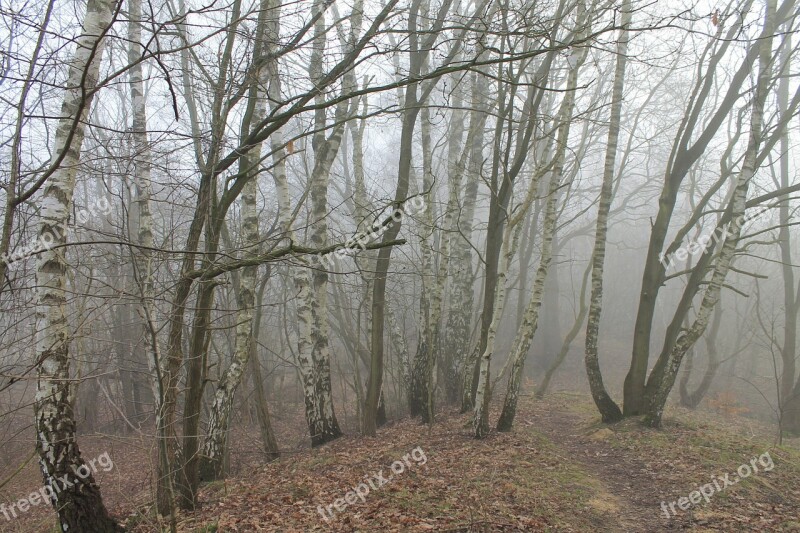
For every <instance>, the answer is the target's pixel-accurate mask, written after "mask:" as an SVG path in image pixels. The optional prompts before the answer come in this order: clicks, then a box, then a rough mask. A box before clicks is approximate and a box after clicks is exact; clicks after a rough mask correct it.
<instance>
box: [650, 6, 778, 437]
mask: <svg viewBox="0 0 800 533" xmlns="http://www.w3.org/2000/svg"><path fill="white" fill-rule="evenodd" d="M776 3H777V2H776V0H767V7H766V12H765V15H764V16H765V20H764V32H763V34H762V37H761V40H760V43H759V72H758V79H757V82H756V88H755V95H754V97H753V101H752V112H751V115H750V136H749V139H748V142H747V151H746V152H745V157H744V161H743V162H742V169H741V171H740V172H739V175H738V176H737V179H736V186H735V189H734V191H733V197H732V198H731V210H730V214H731V222H730V224H729V226H728V228H727V230H725V232H724V234H725V241H724V242H723V244H722V249H721V250H720V253H719V256H718V257H717V261H716V263H715V265H714V270H713V273H712V274H711V280H710V281H709V283H708V286H707V287H706V290H705V292H704V293H703V298H702V301H701V303H700V309H699V310H698V311H697V316H696V317H695V319H694V321H693V322H692V324H691V325H690V326H689V328H688V329H687V330H685V331H684V332H682V333H681V335H680V336H679V337H678V340H677V341H676V342H675V346H674V347H673V348H672V350H671V352H670V354H669V358H668V359H667V364H666V365H665V367H664V369H663V373H662V374H661V375H651V376H650V379H651V380H652V384H651V383H648V390H652V392H651V393H650V394H649V395H648V398H646V402H647V412H646V413H645V419H644V422H645V424H646V425H649V426H651V427H659V426H660V425H661V418H662V416H663V413H664V407H665V405H666V403H667V398H668V397H669V393H670V391H671V390H672V387H673V385H674V384H675V379H676V377H677V375H678V371H679V370H680V366H681V361H682V360H683V357H684V356H685V355H686V353H687V352H688V351H689V350H690V349H691V348H692V347H693V346H694V345H695V343H696V342H697V340H698V339H699V338H700V337H701V336H702V335H703V333H705V331H706V328H707V327H708V323H709V320H710V318H711V314H712V313H713V311H714V308H715V307H716V305H717V302H718V301H719V296H720V292H721V291H722V285H723V283H724V282H725V278H726V277H727V275H728V271H729V270H730V266H731V261H732V260H733V256H734V254H735V253H736V248H737V246H738V244H739V240H740V237H741V233H742V224H743V222H744V212H745V205H746V202H747V190H748V188H749V186H750V181H751V180H752V178H753V176H754V175H755V172H756V165H757V159H758V151H759V147H760V145H761V141H762V138H761V137H762V132H763V129H764V103H765V102H766V99H767V95H768V94H769V89H770V81H771V73H772V41H773V37H774V34H775V10H776Z"/></svg>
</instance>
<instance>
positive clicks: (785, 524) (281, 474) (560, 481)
mask: <svg viewBox="0 0 800 533" xmlns="http://www.w3.org/2000/svg"><path fill="white" fill-rule="evenodd" d="M492 414H493V416H496V415H497V414H498V410H497V409H496V408H495V409H493V410H492ZM668 414H669V415H670V416H671V418H668V419H667V420H666V424H665V428H664V429H662V430H658V431H655V430H650V429H644V428H642V427H640V426H639V425H638V424H637V422H636V421H635V420H629V421H625V422H623V423H621V424H617V425H615V426H612V427H610V428H606V427H604V426H602V425H600V424H599V423H598V420H599V418H598V416H597V414H596V411H595V410H594V406H593V405H592V403H591V400H590V399H589V398H588V397H586V396H583V395H570V394H553V395H551V396H550V397H548V398H547V399H545V400H543V401H533V400H532V399H531V398H529V397H524V398H523V399H522V401H521V404H520V409H519V412H518V416H517V420H516V425H515V428H514V431H513V432H511V433H496V432H493V433H492V434H491V435H490V436H489V437H488V438H487V439H484V440H481V441H476V440H474V439H472V438H471V436H470V434H469V417H468V416H467V415H460V414H458V413H457V412H455V411H453V410H445V411H444V412H442V413H441V414H439V415H438V416H437V420H436V424H435V425H434V426H433V427H432V428H429V427H427V426H421V425H420V424H419V423H418V422H416V421H413V420H408V419H405V420H401V421H399V422H396V423H394V424H391V425H390V426H388V427H385V428H383V429H381V430H380V431H379V433H378V437H377V438H374V439H373V438H362V437H357V436H347V437H344V438H342V439H339V440H338V441H336V442H333V443H331V444H329V445H327V446H324V447H323V448H321V449H316V450H310V449H307V447H306V445H305V439H304V436H303V435H302V433H301V432H300V431H299V430H298V427H297V424H296V422H297V421H293V422H292V423H291V424H290V423H289V422H290V421H289V420H280V419H279V420H278V424H277V425H278V427H279V430H280V431H279V435H280V437H281V442H282V444H283V446H284V449H286V453H285V454H284V457H283V458H282V459H280V460H279V461H278V462H276V463H272V464H263V463H262V462H261V460H260V457H259V454H258V442H257V437H256V435H255V434H254V433H252V431H244V430H238V431H237V433H236V435H234V436H232V439H233V441H234V442H235V443H236V445H235V451H234V453H233V458H232V464H233V465H234V466H233V472H232V474H233V475H232V476H231V478H229V479H228V480H227V481H225V482H216V483H212V484H209V485H206V486H205V487H203V489H202V492H201V494H200V507H199V509H198V510H197V511H196V512H195V513H191V514H182V515H181V516H180V517H179V530H180V531H182V532H207V533H211V532H215V531H219V532H222V531H225V532H228V531H281V532H301V531H333V532H350V531H387V532H391V531H397V532H400V531H453V532H455V531H459V532H460V531H464V532H467V531H474V532H479V531H507V532H510V531H564V532H572V531H575V532H580V531H590V532H605V531H609V532H612V531H613V532H616V531H635V532H651V531H676V530H692V531H704V532H708V531H725V532H728V531H798V532H800V453H798V445H797V442H796V441H795V442H793V443H788V444H787V445H784V446H783V447H774V446H773V445H772V444H773V443H772V438H771V436H770V435H769V428H768V427H762V426H761V425H759V424H758V423H756V422H753V421H752V420H750V419H744V418H741V419H740V418H729V419H725V420H724V421H723V420H721V419H720V418H719V417H717V416H713V415H710V414H701V413H692V412H688V411H679V412H671V413H668ZM675 420H678V421H680V422H675ZM300 426H302V424H301V425H300ZM81 442H82V445H83V449H84V456H85V457H87V458H91V457H94V456H96V455H97V454H100V453H102V452H103V451H109V453H110V454H111V456H112V457H113V458H114V463H115V468H114V470H113V471H111V472H109V473H103V474H102V475H101V476H100V481H101V483H102V490H103V494H104V496H105V498H106V500H107V501H108V504H109V507H110V508H111V509H112V510H113V511H114V513H115V514H117V515H118V516H120V517H121V518H123V519H125V520H127V524H128V526H129V528H130V529H132V530H134V531H137V532H152V531H158V529H159V525H158V522H157V521H156V520H155V519H154V518H153V516H152V511H151V508H150V507H149V505H148V504H147V502H148V500H151V498H152V496H151V492H150V490H151V489H150V487H151V483H152V479H151V478H150V477H149V476H151V472H152V471H153V470H152V461H151V459H150V458H151V457H152V451H153V450H152V442H151V439H149V438H148V437H147V436H146V435H145V436H141V437H140V438H138V440H137V439H135V438H131V437H128V438H125V439H118V438H113V437H92V438H82V439H81ZM417 446H419V447H421V448H422V450H423V451H424V454H425V457H426V458H427V462H425V464H424V465H423V464H420V463H417V462H416V461H415V460H414V459H413V458H409V464H410V466H405V471H404V472H402V473H400V474H397V475H395V477H394V478H393V479H392V480H391V481H390V482H389V483H387V484H386V485H384V486H382V487H380V488H376V489H374V490H373V489H371V490H370V493H369V494H368V495H366V496H365V501H364V502H363V503H362V502H361V501H360V500H358V501H357V502H356V503H355V504H352V505H348V506H347V508H346V509H344V510H343V511H342V512H336V513H335V516H334V517H333V518H331V519H330V520H329V521H326V520H325V519H323V518H322V516H321V515H320V513H319V512H318V506H320V505H321V506H322V507H323V508H324V507H325V506H328V505H330V504H333V502H334V501H335V500H336V499H337V498H343V497H345V495H346V493H347V492H348V491H349V490H350V489H352V488H353V487H355V486H356V485H357V484H359V483H360V482H362V481H364V477H365V476H370V477H371V476H374V475H375V474H377V473H378V472H379V471H380V470H381V469H383V473H384V476H385V477H388V473H389V470H390V465H391V464H392V463H393V462H394V461H397V460H402V458H403V456H404V455H405V454H407V453H409V452H411V451H412V449H414V448H416V447H417ZM765 451H769V452H770V454H771V457H772V458H773V460H774V465H775V467H774V469H773V470H772V471H770V472H766V473H765V472H760V473H758V474H755V475H752V476H751V477H750V478H748V479H747V480H745V481H743V482H742V483H739V484H737V485H736V486H734V487H729V488H727V489H725V490H723V491H721V492H719V493H717V494H714V495H713V496H712V497H711V500H710V502H709V503H705V502H701V503H699V504H697V505H695V506H693V507H692V508H691V509H689V510H687V511H681V510H678V512H677V515H676V516H675V517H673V518H666V517H665V516H664V514H663V511H662V508H661V502H662V501H666V502H672V501H676V500H678V498H680V497H682V496H689V494H690V493H691V492H692V491H694V490H695V489H697V488H698V487H699V486H700V485H702V484H704V483H708V482H709V481H710V480H711V477H712V476H718V477H721V476H723V475H724V474H726V473H734V472H735V471H736V469H737V468H738V466H739V465H741V464H743V463H748V462H749V460H750V458H752V457H754V456H758V455H760V454H762V453H764V452H765ZM24 459H25V458H24V457H23V458H22V460H24ZM20 462H21V461H20ZM33 463H34V462H33V461H32V462H31V464H29V465H28V466H27V467H26V468H25V469H24V470H23V475H21V476H19V477H18V478H15V480H14V481H13V482H12V483H11V484H10V485H7V486H6V487H4V488H3V490H2V491H0V503H2V502H8V501H10V500H12V499H13V498H14V497H15V496H16V497H19V496H20V495H24V494H26V493H27V492H30V491H31V490H35V489H36V488H37V484H38V483H39V481H38V473H37V472H36V467H35V464H33ZM18 464H19V463H16V464H15V465H14V466H13V467H10V470H11V471H13V470H14V468H15V466H16V465H18ZM4 470H5V469H4ZM9 474H10V472H9ZM2 477H3V478H5V477H6V476H2ZM52 524H53V519H52V516H51V511H49V510H48V509H45V508H44V507H39V508H36V509H33V510H31V511H28V512H27V513H25V515H24V516H21V517H20V518H18V519H17V520H14V521H11V522H7V521H5V519H4V518H3V516H2V515H0V531H9V532H17V531H19V532H22V531H24V532H30V531H51V530H52V529H50V528H52Z"/></svg>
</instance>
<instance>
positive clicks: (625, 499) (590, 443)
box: [530, 409, 690, 533]
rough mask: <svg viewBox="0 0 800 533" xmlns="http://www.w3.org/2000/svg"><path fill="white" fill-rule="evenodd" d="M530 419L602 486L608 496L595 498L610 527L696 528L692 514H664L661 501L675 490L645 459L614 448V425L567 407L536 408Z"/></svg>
mask: <svg viewBox="0 0 800 533" xmlns="http://www.w3.org/2000/svg"><path fill="white" fill-rule="evenodd" d="M530 421H531V424H532V426H533V428H534V429H535V431H538V432H539V433H541V434H542V435H544V436H545V437H547V438H548V439H549V440H550V441H552V442H553V443H554V444H556V445H557V446H558V447H559V449H560V450H561V451H562V452H563V454H564V455H565V456H568V457H569V458H570V460H572V461H575V462H577V463H578V464H580V465H581V467H582V469H583V470H584V471H585V472H586V473H587V474H588V475H589V476H590V478H591V479H592V480H593V481H594V482H595V483H596V487H599V488H600V489H601V491H602V496H600V497H597V498H594V499H593V500H592V501H591V502H590V503H591V505H593V506H594V507H596V508H597V509H598V510H601V511H606V512H607V513H608V516H609V522H608V525H607V529H605V531H614V532H616V531H625V532H637V533H638V532H648V533H649V532H657V531H685V530H688V529H690V525H689V524H690V520H688V519H687V517H685V516H683V517H681V516H678V517H675V518H671V519H667V518H665V517H664V515H663V514H661V513H662V511H661V501H663V500H665V499H666V500H671V499H672V498H671V497H670V495H672V494H675V492H674V489H673V488H671V487H670V486H669V484H667V483H665V482H664V480H663V478H660V477H659V475H658V473H657V472H654V471H652V470H650V469H649V468H648V467H647V465H646V464H644V463H643V462H642V461H641V460H640V459H639V458H637V457H634V456H633V455H632V454H631V453H630V452H627V451H626V450H624V449H619V448H614V447H612V445H611V444H610V442H609V439H610V438H611V437H613V431H612V430H611V429H608V428H599V427H597V426H596V425H592V424H591V421H588V420H586V419H583V418H582V417H580V416H578V415H575V414H573V413H570V412H569V411H567V410H566V409H558V410H552V409H536V410H535V411H534V412H533V413H532V414H531V418H530Z"/></svg>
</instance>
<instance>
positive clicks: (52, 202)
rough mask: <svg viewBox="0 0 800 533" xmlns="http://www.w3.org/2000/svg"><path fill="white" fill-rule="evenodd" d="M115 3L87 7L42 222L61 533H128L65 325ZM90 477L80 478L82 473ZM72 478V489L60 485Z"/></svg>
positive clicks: (39, 297)
mask: <svg viewBox="0 0 800 533" xmlns="http://www.w3.org/2000/svg"><path fill="white" fill-rule="evenodd" d="M116 7H117V5H116V4H115V3H114V2H112V1H105V0H93V1H91V2H89V4H88V5H87V7H86V13H85V15H84V19H83V29H82V32H81V35H80V36H79V37H78V40H77V43H76V49H75V52H74V56H73V58H72V61H71V62H70V65H69V72H68V76H67V82H66V88H65V91H64V100H63V103H62V106H61V118H60V119H59V122H58V129H57V130H56V135H55V139H54V142H55V149H54V156H53V163H55V165H56V167H55V170H54V171H53V173H52V175H51V176H50V178H49V180H48V182H47V185H46V187H45V189H44V194H43V197H42V200H41V211H40V221H39V229H38V234H39V239H40V242H50V243H52V244H51V248H49V249H47V250H45V251H43V252H42V253H41V254H40V255H39V257H38V260H37V268H36V287H37V290H36V361H37V378H38V379H37V387H36V401H35V405H34V414H35V427H36V437H37V438H36V449H37V452H38V454H39V464H40V466H41V470H42V475H43V477H44V486H45V487H47V488H49V489H50V491H49V495H50V504H51V505H52V506H53V508H54V509H55V510H56V513H57V514H58V523H59V526H60V528H61V530H62V531H64V532H66V531H75V530H77V531H82V530H91V531H99V532H106V531H122V528H121V527H119V526H118V525H117V523H116V521H115V520H114V519H113V518H112V517H111V516H110V515H109V514H108V511H107V510H106V508H105V506H104V504H103V499H102V497H101V495H100V489H99V488H98V486H97V484H96V483H95V480H94V477H93V476H92V473H91V469H90V468H89V467H88V466H87V464H86V462H85V461H84V460H83V458H82V457H81V452H80V448H79V446H78V442H77V436H76V433H75V429H76V428H75V419H74V415H73V408H72V401H71V400H72V397H73V395H74V387H75V384H74V383H72V381H71V380H72V376H71V374H70V362H71V361H70V360H71V357H70V353H69V343H70V337H71V335H70V332H69V327H70V326H69V323H68V321H67V298H66V283H67V276H66V272H67V263H66V249H65V248H64V247H63V246H64V245H66V244H67V231H66V224H67V221H68V219H69V209H70V204H71V202H72V196H73V193H74V190H75V175H76V172H77V170H78V165H79V163H80V153H81V146H82V143H83V139H84V136H85V132H86V121H87V118H88V116H89V111H90V109H91V103H92V100H93V97H94V95H95V89H96V85H97V82H98V77H99V72H100V62H101V60H102V57H103V50H104V48H105V41H106V39H105V36H106V33H107V32H108V30H109V28H110V26H111V22H112V18H113V16H114V12H115V9H116ZM79 470H80V471H81V473H83V472H89V475H87V476H77V475H76V472H78V471H79ZM62 479H69V480H70V481H71V483H69V484H66V483H62V481H61V480H62Z"/></svg>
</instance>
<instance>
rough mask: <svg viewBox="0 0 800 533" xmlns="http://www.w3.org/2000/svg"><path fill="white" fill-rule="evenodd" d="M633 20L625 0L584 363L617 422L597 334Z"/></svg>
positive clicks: (605, 412)
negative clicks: (629, 30) (604, 380)
mask: <svg viewBox="0 0 800 533" xmlns="http://www.w3.org/2000/svg"><path fill="white" fill-rule="evenodd" d="M630 23H631V3H630V0H624V1H623V4H622V29H621V30H620V35H619V39H618V41H617V65H616V70H615V72H614V88H613V89H612V93H611V117H610V121H609V128H608V142H607V144H606V158H605V163H604V166H603V185H602V189H601V191H600V206H599V207H598V210H597V229H596V231H595V238H594V250H593V251H592V294H591V296H590V299H589V315H588V316H589V319H588V321H587V324H586V347H585V357H584V364H585V366H586V375H587V377H588V378H589V387H590V389H591V391H592V398H593V399H594V403H595V404H596V405H597V408H598V409H599V410H600V415H601V416H602V418H603V422H616V421H618V420H620V419H621V418H622V411H621V410H620V408H619V407H618V406H617V404H616V403H614V400H612V399H611V396H609V395H608V392H606V388H605V385H604V384H603V374H602V372H601V371H600V361H599V358H598V349H597V344H598V336H599V332H600V314H601V313H602V308H603V307H602V306H603V266H604V265H605V257H606V238H607V235H608V213H609V211H610V210H611V202H612V200H613V199H614V189H613V183H614V172H615V166H616V159H617V144H618V142H619V123H620V116H621V113H622V95H623V89H624V86H625V65H626V63H627V51H628V30H627V28H628V26H629V25H630Z"/></svg>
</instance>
